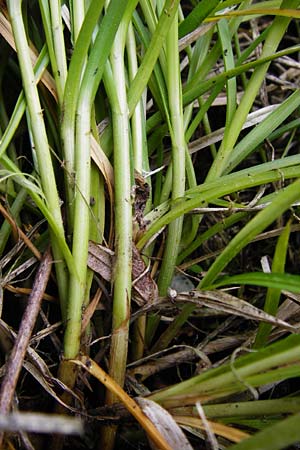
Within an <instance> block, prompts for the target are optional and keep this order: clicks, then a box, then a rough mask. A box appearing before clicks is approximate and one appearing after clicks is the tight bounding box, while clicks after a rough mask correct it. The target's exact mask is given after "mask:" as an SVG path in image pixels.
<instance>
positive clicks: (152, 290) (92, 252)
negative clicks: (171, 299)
mask: <svg viewBox="0 0 300 450" xmlns="http://www.w3.org/2000/svg"><path fill="white" fill-rule="evenodd" d="M113 259H114V253H113V252H112V251H111V250H109V249H107V248H106V247H103V246H102V245H99V244H96V243H95V242H92V241H90V242H89V255H88V267H89V268H90V269H92V270H94V272H96V273H98V274H99V275H101V277H102V278H103V279H104V280H106V281H111V280H112V276H113V270H112V268H113ZM132 287H133V291H134V294H135V295H134V300H135V301H136V303H138V305H144V304H149V303H152V302H153V301H154V300H155V299H156V298H157V296H158V290H157V285H156V283H155V281H154V280H153V279H152V277H151V275H150V272H149V271H148V268H147V266H146V264H145V262H144V261H143V259H142V257H141V254H140V253H139V251H138V250H137V248H136V247H135V245H133V246H132Z"/></svg>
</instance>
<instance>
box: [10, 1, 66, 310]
mask: <svg viewBox="0 0 300 450" xmlns="http://www.w3.org/2000/svg"><path fill="white" fill-rule="evenodd" d="M8 8H9V13H10V16H11V24H12V29H13V34H14V39H15V44H16V49H17V53H18V55H19V64H20V70H21V75H22V81H23V86H24V92H25V97H26V101H27V107H28V112H29V116H30V121H31V127H32V136H33V141H34V145H35V151H36V156H37V161H38V166H39V173H40V178H41V183H42V188H43V193H44V195H45V198H46V203H47V207H48V209H49V212H50V214H51V215H52V216H53V218H54V220H55V222H56V227H57V228H58V229H59V234H60V235H61V236H63V235H64V228H63V222H62V217H61V211H60V200H59V197H58V192H57V188H56V180H55V176H54V170H53V165H52V160H51V154H50V149H49V144H48V139H47V134H46V129H45V123H44V120H43V112H42V108H41V104H40V99H39V94H38V91H37V87H36V82H35V77H34V72H33V68H32V64H31V60H30V54H29V47H28V43H27V37H26V33H25V28H24V24H23V19H22V0H16V1H9V2H8ZM51 238H52V248H53V254H54V259H55V260H56V261H57V262H56V264H55V268H56V273H57V279H58V288H59V294H60V298H61V301H62V305H63V308H64V305H65V303H66V298H67V289H66V288H67V285H68V281H67V271H66V267H65V263H64V258H63V254H62V252H61V250H60V246H59V243H58V242H57V238H56V236H55V234H54V233H51Z"/></svg>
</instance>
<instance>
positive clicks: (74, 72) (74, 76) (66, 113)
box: [61, 0, 104, 234]
mask: <svg viewBox="0 0 300 450" xmlns="http://www.w3.org/2000/svg"><path fill="white" fill-rule="evenodd" d="M103 6H104V0H93V1H92V3H91V5H90V7H89V9H88V11H87V13H86V16H85V19H84V22H83V25H82V27H81V29H80V33H79V36H78V38H77V40H76V45H75V48H74V52H73V55H72V59H71V62H70V67H69V72H68V77H67V80H66V85H65V90H64V100H63V108H62V110H63V114H62V124H61V135H62V141H63V155H64V162H65V167H66V170H65V186H66V198H67V211H68V232H69V234H72V230H73V222H74V208H73V201H74V176H75V175H74V174H75V153H74V148H75V114H76V107H77V103H78V96H79V89H80V83H81V78H82V72H83V69H84V66H85V64H86V55H87V54H88V50H89V47H90V45H91V40H92V35H93V31H94V29H95V26H96V24H97V21H98V19H99V15H100V13H101V11H102V9H103ZM95 70H96V69H95Z"/></svg>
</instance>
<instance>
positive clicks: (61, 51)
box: [50, 0, 68, 104]
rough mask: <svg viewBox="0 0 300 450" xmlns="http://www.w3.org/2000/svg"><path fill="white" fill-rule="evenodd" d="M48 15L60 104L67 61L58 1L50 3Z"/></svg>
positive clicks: (54, 0) (65, 77)
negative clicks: (49, 16)
mask: <svg viewBox="0 0 300 450" xmlns="http://www.w3.org/2000/svg"><path fill="white" fill-rule="evenodd" d="M50 14H51V26H52V37H53V48H54V53H55V59H56V63H57V73H56V74H55V81H56V89H57V94H58V99H59V103H60V104H62V101H63V93H64V88H65V84H66V79H67V73H68V71H67V59H66V49H65V41H64V34H63V24H62V16H61V1H60V0H52V1H51V2H50Z"/></svg>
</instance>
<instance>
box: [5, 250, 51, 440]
mask: <svg viewBox="0 0 300 450" xmlns="http://www.w3.org/2000/svg"><path fill="white" fill-rule="evenodd" d="M51 266H52V257H51V252H50V249H48V250H47V251H46V252H45V254H44V256H43V259H42V261H41V264H40V267H39V269H38V271H37V274H36V277H35V280H34V283H33V287H32V292H31V294H30V296H29V298H28V303H27V306H26V309H25V312H24V314H23V317H22V321H21V324H20V328H19V332H18V336H17V338H16V341H15V345H14V347H13V349H12V352H11V354H10V356H9V358H8V361H7V364H6V372H5V376H4V378H3V381H2V385H1V390H0V414H8V413H9V411H10V409H11V404H12V401H13V396H14V392H15V389H16V385H17V382H18V378H19V375H20V371H21V368H22V364H23V361H24V358H25V354H26V351H27V348H28V345H29V340H30V337H31V334H32V330H33V327H34V324H35V321H36V318H37V316H38V313H39V310H40V306H41V302H42V299H43V295H44V292H45V289H46V286H47V283H48V280H49V277H50V273H51ZM3 437H4V433H3V432H1V433H0V448H2V444H3Z"/></svg>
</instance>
